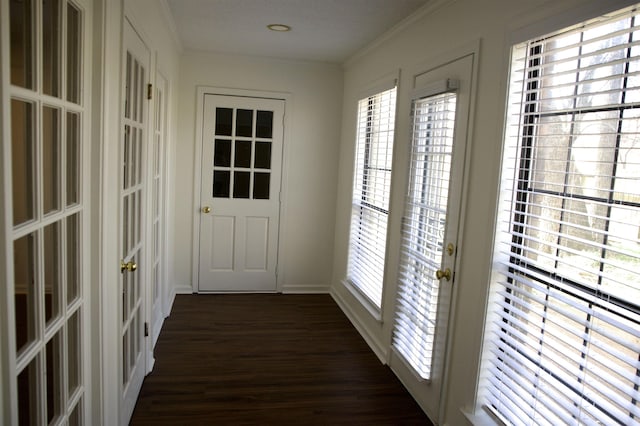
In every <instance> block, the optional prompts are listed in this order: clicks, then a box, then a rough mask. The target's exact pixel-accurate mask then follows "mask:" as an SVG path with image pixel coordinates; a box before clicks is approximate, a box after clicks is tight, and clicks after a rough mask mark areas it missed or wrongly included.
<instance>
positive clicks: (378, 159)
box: [347, 87, 396, 308]
mask: <svg viewBox="0 0 640 426" xmlns="http://www.w3.org/2000/svg"><path fill="white" fill-rule="evenodd" d="M395 113H396V88H395V87H394V88H392V89H389V90H386V91H383V92H380V93H378V94H376V95H373V96H369V97H367V98H364V99H361V100H360V101H359V102H358V129H357V141H356V145H357V146H356V159H355V161H356V163H355V171H354V185H353V204H352V210H351V233H350V239H349V263H348V271H347V280H348V281H349V282H351V284H353V285H354V286H355V287H356V288H357V289H358V290H359V291H360V292H361V293H362V294H363V295H364V296H366V297H367V298H368V299H369V300H370V301H371V302H372V303H373V304H374V305H375V306H376V307H378V308H380V306H381V304H382V283H383V278H384V266H385V253H386V245H387V217H388V215H389V194H390V188H391V160H392V154H393V136H394V126H395Z"/></svg>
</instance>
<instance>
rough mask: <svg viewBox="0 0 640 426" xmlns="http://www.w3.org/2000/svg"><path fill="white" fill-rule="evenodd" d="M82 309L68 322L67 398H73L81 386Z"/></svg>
mask: <svg viewBox="0 0 640 426" xmlns="http://www.w3.org/2000/svg"><path fill="white" fill-rule="evenodd" d="M80 333H81V331H80V311H76V312H75V313H74V314H73V316H72V317H71V318H69V321H68V323H67V370H68V372H69V373H68V374H69V376H68V378H67V398H68V399H71V397H72V396H73V394H74V393H75V392H76V390H78V388H79V387H80V366H81V365H82V361H81V359H82V358H81V356H80V354H81V348H82V345H81V341H82V340H81V338H80V335H81V334H80Z"/></svg>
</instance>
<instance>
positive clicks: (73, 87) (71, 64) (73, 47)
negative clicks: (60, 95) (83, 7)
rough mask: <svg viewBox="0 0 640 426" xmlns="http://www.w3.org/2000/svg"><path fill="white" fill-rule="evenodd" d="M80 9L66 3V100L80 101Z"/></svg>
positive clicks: (77, 102)
mask: <svg viewBox="0 0 640 426" xmlns="http://www.w3.org/2000/svg"><path fill="white" fill-rule="evenodd" d="M80 52H81V46H80V11H79V10H78V9H76V8H75V6H73V5H72V4H71V3H67V69H66V72H67V100H68V101H69V102H74V103H76V104H79V103H80Z"/></svg>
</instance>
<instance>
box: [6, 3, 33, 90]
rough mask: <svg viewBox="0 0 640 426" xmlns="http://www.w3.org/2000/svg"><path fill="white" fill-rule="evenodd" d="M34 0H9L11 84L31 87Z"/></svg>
mask: <svg viewBox="0 0 640 426" xmlns="http://www.w3.org/2000/svg"><path fill="white" fill-rule="evenodd" d="M34 6H35V5H34V0H22V1H16V0H13V1H10V2H9V15H10V19H9V25H10V33H11V84H13V85H15V86H20V87H25V88H27V89H33V87H34V76H35V72H34V62H35V61H34V54H35V43H34V42H33V29H34V19H35V16H36V13H35V7H34Z"/></svg>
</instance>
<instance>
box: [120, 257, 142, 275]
mask: <svg viewBox="0 0 640 426" xmlns="http://www.w3.org/2000/svg"><path fill="white" fill-rule="evenodd" d="M136 269H138V264H137V263H135V262H133V261H131V262H127V263H124V260H121V261H120V273H122V274H124V271H129V272H133V271H135V270H136Z"/></svg>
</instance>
